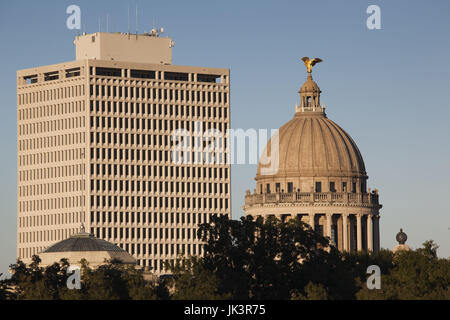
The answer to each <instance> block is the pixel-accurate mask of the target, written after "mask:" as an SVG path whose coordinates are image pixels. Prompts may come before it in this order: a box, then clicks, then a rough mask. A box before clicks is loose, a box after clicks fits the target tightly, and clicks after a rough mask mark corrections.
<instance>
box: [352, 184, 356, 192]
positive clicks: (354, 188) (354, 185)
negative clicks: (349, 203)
mask: <svg viewBox="0 0 450 320" xmlns="http://www.w3.org/2000/svg"><path fill="white" fill-rule="evenodd" d="M352 193H356V182H353V183H352Z"/></svg>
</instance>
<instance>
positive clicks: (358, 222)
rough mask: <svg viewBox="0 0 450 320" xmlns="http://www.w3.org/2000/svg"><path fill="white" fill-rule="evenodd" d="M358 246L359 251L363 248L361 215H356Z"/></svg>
mask: <svg viewBox="0 0 450 320" xmlns="http://www.w3.org/2000/svg"><path fill="white" fill-rule="evenodd" d="M356 248H357V250H358V251H361V250H362V237H361V215H360V214H357V215H356Z"/></svg>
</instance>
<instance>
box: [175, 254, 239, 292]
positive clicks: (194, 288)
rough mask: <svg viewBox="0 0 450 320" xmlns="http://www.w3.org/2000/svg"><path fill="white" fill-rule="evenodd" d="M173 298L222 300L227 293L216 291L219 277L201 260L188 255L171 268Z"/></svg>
mask: <svg viewBox="0 0 450 320" xmlns="http://www.w3.org/2000/svg"><path fill="white" fill-rule="evenodd" d="M172 272H173V275H174V277H173V287H174V294H173V296H172V299H175V300H224V299H228V298H231V296H230V295H229V294H220V293H219V292H218V290H219V289H218V288H219V279H218V278H217V277H216V276H215V275H214V274H213V273H212V272H211V271H210V270H208V269H207V268H206V267H205V265H204V262H203V260H201V259H199V258H198V257H190V258H189V259H186V260H184V261H182V262H181V263H178V264H176V265H175V266H174V267H173V268H172Z"/></svg>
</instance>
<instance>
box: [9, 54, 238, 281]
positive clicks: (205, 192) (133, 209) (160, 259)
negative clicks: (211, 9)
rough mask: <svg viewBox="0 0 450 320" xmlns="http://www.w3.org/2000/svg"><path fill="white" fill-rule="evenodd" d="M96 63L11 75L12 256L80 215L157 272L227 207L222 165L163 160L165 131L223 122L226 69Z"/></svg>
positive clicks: (197, 247)
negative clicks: (14, 158)
mask: <svg viewBox="0 0 450 320" xmlns="http://www.w3.org/2000/svg"><path fill="white" fill-rule="evenodd" d="M102 63H104V64H105V62H101V61H89V62H88V65H85V66H81V67H78V66H76V65H75V66H74V67H70V66H69V68H68V69H61V70H59V71H57V70H49V69H51V68H50V67H42V71H40V68H37V69H33V74H32V75H31V76H28V75H26V74H24V76H21V73H20V72H19V73H18V75H19V79H18V83H19V84H18V167H19V170H18V182H19V183H18V224H19V230H18V256H19V257H21V258H25V259H27V258H30V257H31V255H32V254H35V253H38V252H39V251H41V250H42V249H44V248H45V247H47V246H48V245H51V244H52V243H54V242H56V241H60V240H62V239H65V238H67V237H68V236H70V235H71V234H73V233H76V232H78V230H79V226H80V224H81V223H82V222H83V223H85V224H86V226H88V227H89V228H90V231H91V232H92V233H93V234H94V235H96V236H97V237H99V238H102V239H105V240H108V241H111V242H113V243H116V244H117V245H119V246H120V247H122V248H123V249H125V250H127V251H128V252H129V253H130V254H132V255H133V256H134V257H135V258H136V259H137V261H138V263H139V264H140V265H142V266H149V267H152V268H153V271H154V272H155V273H157V274H161V273H164V272H166V271H167V270H165V269H164V265H165V262H173V261H174V260H175V259H176V258H177V257H178V256H179V255H180V254H189V255H191V254H192V255H197V254H202V244H201V241H200V239H198V237H197V234H196V232H197V227H198V224H199V223H203V222H208V221H209V216H210V214H230V188H229V184H230V172H229V170H230V167H229V165H227V164H225V163H224V162H223V163H220V164H192V165H191V164H176V163H175V162H173V161H172V160H171V148H172V147H173V142H172V141H171V133H172V132H173V130H176V129H185V130H187V131H189V132H193V130H194V129H195V123H196V122H201V123H202V126H203V130H204V131H206V130H209V129H217V130H220V131H221V132H226V130H227V129H228V127H229V96H228V95H229V85H228V71H227V70H223V71H222V72H223V74H205V69H204V68H198V73H197V70H196V69H195V68H192V67H187V68H188V69H187V70H186V71H185V70H184V69H183V67H172V66H170V67H168V66H163V67H164V68H165V69H167V68H169V69H170V68H172V69H173V70H171V71H167V70H158V69H157V68H155V65H152V68H153V69H151V68H143V66H142V65H139V66H135V65H134V64H127V63H118V62H114V67H112V66H110V65H108V63H106V65H101V64H102ZM89 64H93V65H89ZM53 67H55V66H53ZM215 70H216V71H215V72H217V69H215ZM86 71H88V72H86ZM225 156H226V155H225V154H223V157H224V159H225Z"/></svg>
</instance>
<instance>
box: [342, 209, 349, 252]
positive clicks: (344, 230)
mask: <svg viewBox="0 0 450 320" xmlns="http://www.w3.org/2000/svg"><path fill="white" fill-rule="evenodd" d="M347 231H348V230H347V214H345V213H344V214H342V240H343V241H344V242H343V244H344V245H343V247H344V251H348V234H347Z"/></svg>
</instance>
